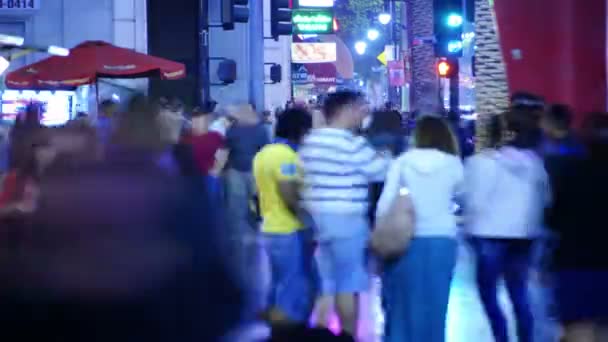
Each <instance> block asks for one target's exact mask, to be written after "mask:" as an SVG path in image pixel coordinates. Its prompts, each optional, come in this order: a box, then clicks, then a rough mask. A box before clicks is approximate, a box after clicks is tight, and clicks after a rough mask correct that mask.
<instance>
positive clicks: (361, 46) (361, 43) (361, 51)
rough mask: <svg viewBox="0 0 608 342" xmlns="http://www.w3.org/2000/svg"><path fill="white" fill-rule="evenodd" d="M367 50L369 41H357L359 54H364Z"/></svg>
mask: <svg viewBox="0 0 608 342" xmlns="http://www.w3.org/2000/svg"><path fill="white" fill-rule="evenodd" d="M365 50H367V43H366V42H364V41H362V40H360V41H358V42H356V43H355V51H356V52H357V53H358V54H359V55H363V54H365Z"/></svg>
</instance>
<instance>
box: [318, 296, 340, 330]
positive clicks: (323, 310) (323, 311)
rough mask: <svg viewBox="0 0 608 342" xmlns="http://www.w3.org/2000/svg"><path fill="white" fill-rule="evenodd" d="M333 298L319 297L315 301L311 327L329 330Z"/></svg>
mask: <svg viewBox="0 0 608 342" xmlns="http://www.w3.org/2000/svg"><path fill="white" fill-rule="evenodd" d="M335 301H336V299H335V298H334V296H329V295H323V296H319V297H318V298H317V300H316V301H315V317H314V319H313V322H312V326H313V327H321V328H329V327H330V321H331V314H332V313H333V308H334V302H335Z"/></svg>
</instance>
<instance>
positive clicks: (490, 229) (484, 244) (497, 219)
mask: <svg viewBox="0 0 608 342" xmlns="http://www.w3.org/2000/svg"><path fill="white" fill-rule="evenodd" d="M504 117H505V118H506V124H507V127H506V128H507V131H508V132H509V133H510V136H511V138H510V140H509V141H508V142H507V143H506V144H504V145H503V146H498V145H499V143H500V141H501V138H502V136H504V134H503V131H504V130H503V129H502V128H503V126H504V125H503V119H502V118H500V117H499V116H496V117H494V118H493V120H492V124H491V125H490V127H491V128H492V129H491V132H492V134H491V140H493V142H494V144H493V145H494V146H496V148H493V149H488V150H485V151H483V152H481V153H479V154H477V155H475V156H473V157H471V158H470V159H469V160H468V161H467V162H466V167H465V175H466V176H465V190H466V192H465V217H466V222H467V224H466V229H467V233H468V234H469V236H470V241H471V243H472V246H473V249H474V251H475V254H476V255H477V265H476V266H477V286H478V290H479V294H480V297H481V301H482V303H483V306H484V309H485V311H486V314H487V315H488V319H489V321H490V325H491V327H492V332H493V333H494V337H495V340H496V341H497V342H508V341H509V337H508V333H507V331H508V328H507V322H506V319H505V316H504V314H503V312H502V310H501V308H500V305H499V304H498V300H497V283H498V279H499V278H500V277H504V279H505V284H506V287H507V290H508V292H509V296H510V297H511V301H512V303H513V308H514V312H515V317H516V319H517V334H518V337H519V341H520V342H529V341H532V339H533V318H532V313H531V311H530V306H529V303H528V287H527V284H528V273H529V269H530V262H531V257H532V253H533V247H534V242H535V240H536V238H537V237H538V236H539V234H540V233H541V227H542V216H543V211H544V207H545V205H546V204H547V203H546V202H547V201H548V198H549V196H548V189H549V187H548V179H547V178H548V177H547V174H546V172H545V169H544V164H543V160H542V159H541V158H540V156H538V155H537V153H536V152H535V149H536V148H537V146H538V144H539V143H540V137H541V134H540V130H539V128H538V125H537V122H536V120H535V118H534V117H533V116H531V115H530V113H529V112H527V111H519V110H512V111H511V112H509V113H507V114H505V115H504Z"/></svg>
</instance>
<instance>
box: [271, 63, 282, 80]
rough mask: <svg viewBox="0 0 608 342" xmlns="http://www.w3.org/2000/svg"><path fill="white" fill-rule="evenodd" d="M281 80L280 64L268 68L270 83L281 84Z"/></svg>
mask: <svg viewBox="0 0 608 342" xmlns="http://www.w3.org/2000/svg"><path fill="white" fill-rule="evenodd" d="M282 80H283V68H282V67H281V65H280V64H274V65H272V66H271V67H270V81H272V83H281V81H282Z"/></svg>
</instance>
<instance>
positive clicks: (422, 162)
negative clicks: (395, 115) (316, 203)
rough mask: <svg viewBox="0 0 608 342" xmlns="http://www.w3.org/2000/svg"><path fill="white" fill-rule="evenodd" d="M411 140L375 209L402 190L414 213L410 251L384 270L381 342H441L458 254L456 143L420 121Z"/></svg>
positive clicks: (432, 123) (443, 126)
mask: <svg viewBox="0 0 608 342" xmlns="http://www.w3.org/2000/svg"><path fill="white" fill-rule="evenodd" d="M414 135H415V137H414V138H415V142H416V144H415V148H412V149H410V150H409V151H408V152H406V153H404V154H402V155H401V156H400V157H399V158H397V160H395V161H394V162H393V165H392V166H391V168H390V170H389V173H388V175H387V178H386V182H385V185H384V189H383V191H382V195H381V196H380V200H379V201H378V208H377V215H380V216H381V215H383V214H384V213H386V212H387V211H388V209H389V208H390V206H391V203H392V201H393V200H394V199H395V198H396V196H397V194H398V192H399V191H400V189H401V188H403V187H404V186H405V187H407V188H408V189H409V191H410V194H411V198H412V202H413V205H414V210H415V213H416V224H415V235H414V238H413V240H412V242H411V245H410V246H409V248H408V250H407V252H406V253H405V254H404V255H402V256H401V257H399V258H398V259H397V260H394V261H391V262H389V263H387V264H386V265H385V269H384V270H385V272H384V275H383V279H382V282H383V285H382V301H383V305H384V309H385V313H386V326H385V341H387V342H420V341H424V342H444V341H445V320H446V313H447V308H448V299H449V294H450V285H451V281H452V274H453V271H454V267H455V264H456V254H457V242H456V238H455V237H456V230H457V225H456V219H455V217H454V215H453V210H452V208H453V200H454V198H455V197H456V196H457V195H458V193H459V192H460V188H461V185H462V182H463V178H464V176H463V166H462V163H461V160H460V157H459V152H458V145H457V142H456V139H455V137H454V135H453V134H452V132H451V131H450V128H449V126H448V124H447V123H446V122H445V121H444V120H442V119H441V118H437V117H424V118H422V119H421V120H419V121H418V123H417V125H416V130H415V133H414Z"/></svg>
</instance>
